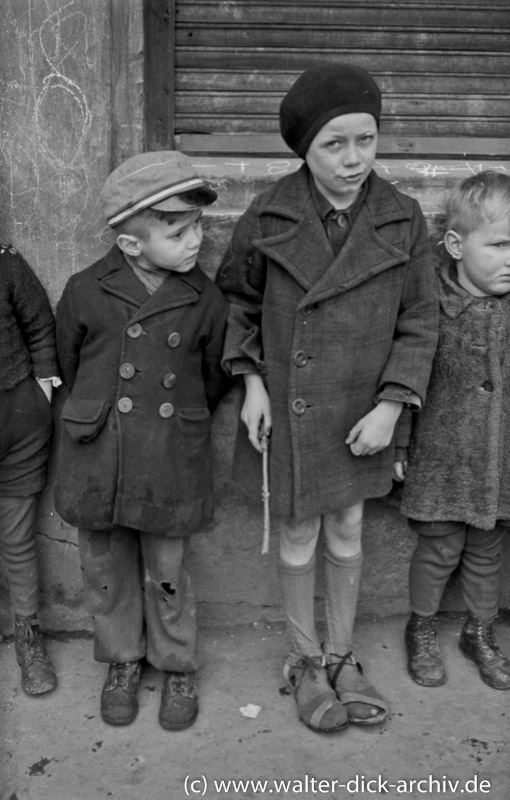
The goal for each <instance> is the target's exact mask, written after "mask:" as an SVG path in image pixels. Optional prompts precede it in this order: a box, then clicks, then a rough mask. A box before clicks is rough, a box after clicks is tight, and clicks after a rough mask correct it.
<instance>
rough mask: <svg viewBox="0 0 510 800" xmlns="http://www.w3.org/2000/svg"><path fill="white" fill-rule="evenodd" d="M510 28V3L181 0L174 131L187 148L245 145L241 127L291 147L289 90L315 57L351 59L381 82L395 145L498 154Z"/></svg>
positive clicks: (509, 119) (252, 137)
mask: <svg viewBox="0 0 510 800" xmlns="http://www.w3.org/2000/svg"><path fill="white" fill-rule="evenodd" d="M509 33H510V2H509V0H504V2H503V0H499V1H498V0H485V1H484V0H460V1H459V2H457V3H454V2H449V0H446V2H441V0H419V2H418V1H416V2H412V0H411V2H402V0H400V1H398V0H396V1H394V2H391V1H390V0H338V2H332V1H331V0H330V2H324V0H278V1H276V0H266V2H263V0H228V1H226V2H211V0H176V2H175V44H174V59H175V61H174V66H175V96H174V109H173V115H174V121H173V124H174V132H175V134H176V135H177V136H178V141H179V142H180V143H181V145H182V147H183V149H185V150H187V151H189V152H192V151H193V152H200V151H201V150H203V151H211V150H215V149H216V150H218V151H220V152H221V151H222V150H223V151H225V150H228V149H229V148H232V149H238V148H237V146H233V144H232V142H233V139H235V138H238V137H233V136H232V134H247V136H242V137H241V141H242V143H243V144H242V147H243V149H248V150H252V151H253V152H257V150H259V151H267V150H271V151H276V152H278V150H280V151H284V150H285V147H284V145H283V144H282V143H281V140H280V139H279V137H278V106H279V103H280V100H281V97H282V96H283V94H284V93H285V91H286V89H287V88H288V87H289V86H290V84H291V83H292V82H293V80H294V79H295V78H296V76H297V75H298V74H299V73H300V72H301V71H302V70H303V69H305V68H306V67H308V66H310V65H312V64H314V63H316V62H317V61H335V60H344V61H347V62H349V63H352V64H357V65H360V66H363V67H365V68H367V69H368V70H369V71H370V72H371V73H372V74H373V75H374V77H375V78H376V79H377V81H378V83H379V84H380V86H381V88H382V89H383V92H384V104H383V118H382V125H381V130H382V133H383V135H384V137H383V138H384V139H385V141H386V146H387V149H389V150H391V149H392V148H393V150H394V151H398V150H399V147H400V149H401V150H402V147H404V149H403V150H402V151H403V152H408V151H406V150H405V145H402V142H405V141H406V140H412V141H415V142H416V141H419V140H421V139H424V138H425V139H429V140H430V139H435V140H438V143H437V145H435V146H433V145H432V144H431V143H430V142H429V145H428V146H429V148H432V149H434V147H438V146H439V147H440V146H441V145H440V144H439V140H442V141H443V142H445V137H448V139H451V138H452V137H455V138H456V139H459V137H460V138H461V139H464V138H466V137H468V143H470V145H472V147H471V149H474V150H475V151H477V150H483V149H484V145H483V141H486V140H488V139H490V140H492V146H489V151H491V149H495V151H497V152H498V154H501V153H500V151H501V149H503V152H505V143H504V141H501V140H505V139H507V138H508V137H509V133H510V102H509V101H510V89H509V76H510V53H509V47H508V43H509ZM497 140H499V141H497ZM229 142H230V144H229ZM399 142H400V145H399ZM392 143H393V144H392ZM449 144H450V145H451V146H452V148H451V149H454V144H453V142H450V143H449ZM449 144H448V142H446V144H443V147H445V148H446V150H448V149H449ZM455 146H456V145H455ZM506 152H508V151H506Z"/></svg>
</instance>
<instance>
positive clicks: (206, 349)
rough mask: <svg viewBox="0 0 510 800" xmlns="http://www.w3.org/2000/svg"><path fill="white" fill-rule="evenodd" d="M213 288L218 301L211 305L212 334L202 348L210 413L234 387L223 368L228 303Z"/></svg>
mask: <svg viewBox="0 0 510 800" xmlns="http://www.w3.org/2000/svg"><path fill="white" fill-rule="evenodd" d="M213 288H214V289H215V293H217V297H216V301H215V302H213V303H212V304H211V309H212V311H213V313H212V320H211V327H210V332H209V336H208V337H207V340H206V342H205V343H204V346H203V348H202V353H203V361H202V375H203V379H204V386H205V392H206V396H207V405H208V407H209V410H210V411H214V409H215V408H216V406H217V405H218V403H219V402H220V400H221V398H222V397H223V395H224V394H225V393H226V392H227V391H228V389H229V388H230V387H231V385H232V383H231V380H230V379H229V378H228V377H227V375H226V373H225V371H224V370H223V369H222V367H221V361H222V356H223V349H224V345H225V331H226V326H227V318H228V303H227V302H226V301H225V298H224V297H222V296H221V294H220V293H219V292H218V290H217V289H216V287H213Z"/></svg>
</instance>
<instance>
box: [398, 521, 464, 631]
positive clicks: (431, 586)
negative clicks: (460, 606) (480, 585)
mask: <svg viewBox="0 0 510 800" xmlns="http://www.w3.org/2000/svg"><path fill="white" fill-rule="evenodd" d="M464 540H465V532H464V531H461V532H459V533H452V534H448V535H445V536H428V535H425V536H422V535H419V536H418V544H417V545H416V549H415V551H414V553H413V556H412V558H411V565H410V569H409V592H410V599H411V610H412V611H414V612H415V614H419V615H420V616H422V617H429V616H432V615H433V614H435V613H436V612H437V611H438V609H439V604H440V602H441V597H442V596H443V592H444V589H445V586H446V584H447V583H448V578H449V577H450V575H451V574H452V572H453V570H454V569H455V567H456V566H457V564H458V563H459V560H460V557H461V553H462V548H463V547H464Z"/></svg>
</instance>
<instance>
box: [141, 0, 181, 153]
mask: <svg viewBox="0 0 510 800" xmlns="http://www.w3.org/2000/svg"><path fill="white" fill-rule="evenodd" d="M143 18H144V53H145V69H144V83H145V115H144V117H145V144H146V148H147V150H173V148H174V108H175V0H143Z"/></svg>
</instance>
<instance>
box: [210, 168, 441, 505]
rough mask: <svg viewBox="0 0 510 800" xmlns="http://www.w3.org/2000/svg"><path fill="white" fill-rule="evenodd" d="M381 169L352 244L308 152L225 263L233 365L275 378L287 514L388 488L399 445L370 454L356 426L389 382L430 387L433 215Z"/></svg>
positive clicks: (277, 470)
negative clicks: (356, 451) (322, 196)
mask: <svg viewBox="0 0 510 800" xmlns="http://www.w3.org/2000/svg"><path fill="white" fill-rule="evenodd" d="M368 182H369V183H368V191H367V195H366V199H365V201H364V203H363V205H362V207H361V209H360V211H359V213H358V214H357V216H356V218H355V221H354V223H353V227H352V230H351V232H350V234H349V237H348V239H347V241H346V243H345V244H344V246H343V248H342V249H341V250H340V253H339V254H338V256H336V257H335V256H334V253H333V250H332V249H331V245H330V243H329V240H328V238H327V235H326V233H325V231H324V228H323V225H322V222H321V220H320V218H319V216H318V214H317V212H316V210H315V206H314V203H313V198H312V196H311V193H310V188H309V175H308V168H307V166H306V165H303V166H302V167H301V168H300V169H299V170H298V171H297V172H295V173H293V174H291V175H288V176H285V177H284V178H282V179H280V180H279V181H278V182H277V183H276V184H275V185H274V186H273V187H272V188H271V189H269V190H268V191H267V192H266V193H264V194H262V195H260V196H259V197H257V198H255V200H254V201H253V203H252V205H251V206H250V208H249V209H248V210H247V211H246V212H245V214H244V215H243V217H242V218H241V219H240V221H239V222H238V223H237V225H236V227H235V230H234V234H233V238H232V241H231V245H230V247H229V249H228V251H227V253H226V254H225V256H224V258H223V261H222V264H221V266H220V269H219V271H218V276H217V281H218V284H219V286H220V287H221V289H222V290H223V291H224V292H225V293H226V295H227V297H228V299H229V301H230V304H231V310H230V316H229V323H228V329H227V338H226V345H225V357H224V360H225V366H226V368H227V370H230V371H231V372H233V373H235V372H243V371H245V372H256V371H259V372H260V373H261V374H262V375H263V376H264V377H265V379H266V381H267V386H268V391H269V395H270V399H271V406H272V416H273V429H272V434H271V444H270V482H271V505H272V510H273V512H274V513H276V514H279V515H282V516H284V517H286V518H293V519H295V520H303V519H307V518H310V517H313V516H316V515H319V514H323V513H325V512H331V511H335V510H339V509H341V508H345V507H346V506H349V505H352V504H354V503H357V502H359V501H360V500H362V499H364V498H367V497H377V496H381V495H384V494H386V493H387V492H388V490H389V489H390V487H391V470H392V461H393V447H391V446H390V447H388V448H387V449H386V450H384V451H382V452H380V453H378V454H376V455H374V456H370V457H362V458H356V457H355V456H353V455H352V453H351V451H350V449H349V447H348V446H347V445H346V444H345V440H346V438H347V435H348V433H349V431H350V429H351V427H352V426H353V425H354V424H355V423H356V422H358V420H359V419H360V418H361V417H362V416H363V415H365V414H366V413H367V412H369V411H370V410H371V409H372V408H373V407H374V401H375V398H376V396H377V395H378V393H379V392H380V391H381V390H382V389H383V387H384V386H385V385H386V384H399V385H400V386H403V387H405V388H406V389H408V390H409V392H410V393H415V394H416V395H418V397H419V398H421V400H424V399H425V394H426V387H427V383H428V379H429V374H430V367H431V362H432V357H433V354H434V350H435V347H436V341H437V318H438V302H437V290H436V282H435V273H434V261H433V256H432V252H431V248H430V244H429V238H428V233H427V228H426V223H425V220H424V217H423V214H422V212H421V210H420V207H419V205H418V203H417V202H416V201H415V200H413V199H411V198H409V197H407V196H405V195H403V194H401V193H400V192H399V191H398V190H397V189H395V188H394V187H393V186H392V185H391V184H389V183H388V182H387V181H385V180H383V179H381V178H379V177H378V176H377V175H376V174H375V173H374V172H372V173H371V174H370V176H369V178H368ZM310 273H313V274H314V275H317V274H319V275H322V277H320V278H319V279H318V280H317V281H315V282H313V281H312V280H311V279H310ZM246 441H247V438H246ZM248 447H251V445H249V446H248ZM251 458H253V456H252V457H251ZM241 464H242V459H241V462H240V463H239V466H238V467H237V468H236V472H237V474H239V473H240V472H242V470H243V467H242V466H241Z"/></svg>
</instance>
